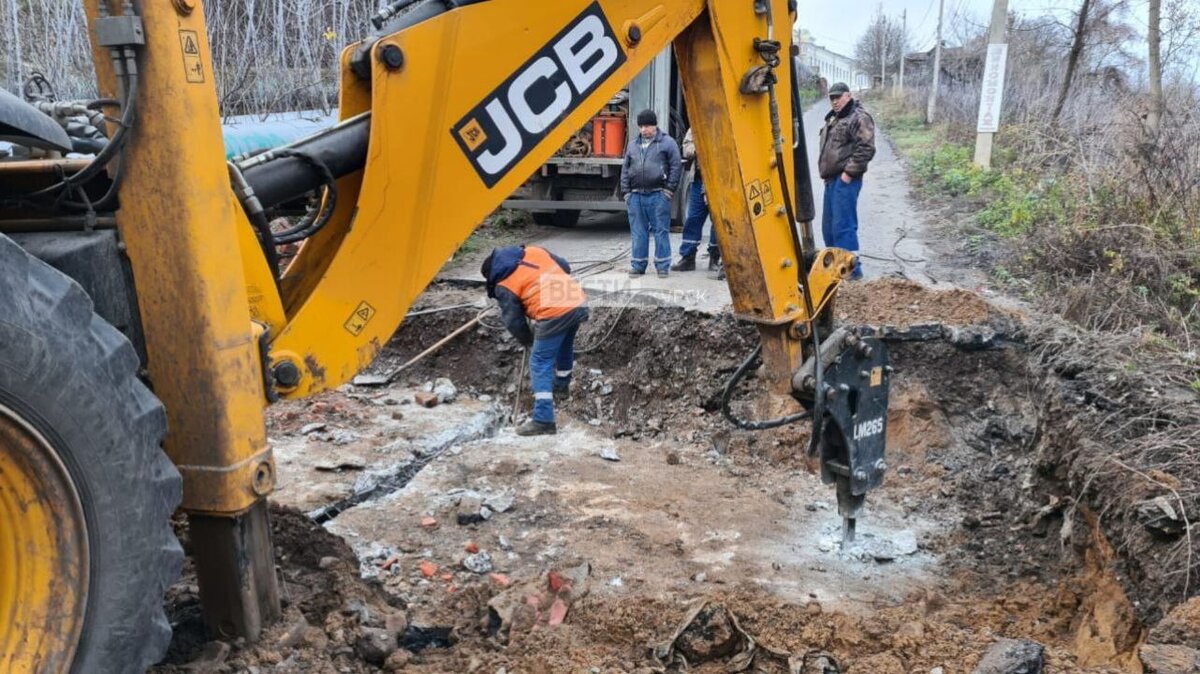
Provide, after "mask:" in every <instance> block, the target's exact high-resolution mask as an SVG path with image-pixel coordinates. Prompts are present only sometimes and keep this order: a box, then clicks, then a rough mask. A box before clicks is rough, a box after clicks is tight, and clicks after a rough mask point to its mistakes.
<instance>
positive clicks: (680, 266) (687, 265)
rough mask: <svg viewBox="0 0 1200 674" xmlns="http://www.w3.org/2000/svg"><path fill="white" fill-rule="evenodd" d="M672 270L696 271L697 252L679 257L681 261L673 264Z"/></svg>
mask: <svg viewBox="0 0 1200 674" xmlns="http://www.w3.org/2000/svg"><path fill="white" fill-rule="evenodd" d="M671 271H696V254H695V253H694V252H693V253H691V254H689V255H684V256H683V257H681V258H679V262H676V263H675V264H673V265H671Z"/></svg>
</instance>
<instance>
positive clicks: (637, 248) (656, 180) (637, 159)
mask: <svg viewBox="0 0 1200 674" xmlns="http://www.w3.org/2000/svg"><path fill="white" fill-rule="evenodd" d="M637 124H638V135H637V136H636V137H635V138H634V139H633V141H631V142H630V143H629V147H628V148H627V149H626V151H625V163H624V164H622V165H621V196H622V197H623V198H624V199H625V204H626V205H627V206H628V207H629V233H630V235H631V236H632V237H633V254H632V256H631V257H630V269H629V275H630V276H631V277H636V276H642V275H643V274H645V273H646V267H647V266H648V265H649V263H650V234H651V233H653V234H654V268H655V269H656V270H657V271H658V275H659V277H660V278H662V277H666V276H667V275H669V274H670V268H671V238H670V228H671V199H673V198H674V197H675V191H676V190H678V189H679V179H680V176H681V175H682V174H683V160H682V159H681V158H680V156H679V145H678V144H677V143H676V142H675V139H674V138H671V137H670V136H668V135H667V134H666V133H663V131H662V130H660V129H659V128H658V116H657V115H655V114H654V111H653V110H643V111H641V112H639V113H638V116H637Z"/></svg>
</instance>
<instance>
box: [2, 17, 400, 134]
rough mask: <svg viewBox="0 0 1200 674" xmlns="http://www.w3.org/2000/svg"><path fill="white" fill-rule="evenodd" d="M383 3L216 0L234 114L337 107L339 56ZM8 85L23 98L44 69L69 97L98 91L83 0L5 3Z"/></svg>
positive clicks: (224, 85) (227, 109)
mask: <svg viewBox="0 0 1200 674" xmlns="http://www.w3.org/2000/svg"><path fill="white" fill-rule="evenodd" d="M155 1H156V2H157V1H158V0H155ZM379 5H380V0H209V1H208V2H207V3H206V4H205V18H206V19H207V21H208V32H209V38H210V43H211V45H212V51H213V65H214V69H215V71H216V78H215V79H216V82H217V90H218V96H219V98H220V102H221V110H222V112H223V114H226V115H240V114H266V113H270V112H279V111H286V110H303V109H320V110H324V111H328V110H329V109H330V108H331V107H333V106H335V105H336V104H337V88H338V79H339V65H338V63H339V55H340V54H341V51H342V49H343V47H345V46H346V45H347V44H349V43H351V42H354V41H356V40H358V39H361V38H362V37H363V36H365V35H366V33H367V31H368V29H369V28H370V23H369V20H370V17H371V15H372V14H374V12H375V11H377V10H378V9H379ZM0 35H2V36H4V38H5V40H6V44H5V47H4V55H5V58H4V60H3V61H2V62H0V82H3V83H4V85H5V86H6V87H8V89H9V90H10V91H13V92H17V91H19V89H20V86H21V83H22V82H23V81H24V80H25V78H26V77H28V76H29V75H30V73H32V72H34V71H39V72H42V73H44V74H45V75H46V77H47V78H48V79H49V80H50V81H51V82H52V83H53V84H54V85H55V88H56V90H57V93H58V96H59V97H60V98H62V99H77V98H91V97H94V96H95V94H96V84H95V75H94V72H93V68H92V60H91V46H90V43H89V42H88V33H87V25H86V17H85V15H84V12H83V3H82V2H81V0H0Z"/></svg>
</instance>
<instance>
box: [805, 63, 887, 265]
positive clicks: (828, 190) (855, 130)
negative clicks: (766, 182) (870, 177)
mask: <svg viewBox="0 0 1200 674" xmlns="http://www.w3.org/2000/svg"><path fill="white" fill-rule="evenodd" d="M829 103H830V106H831V107H832V108H833V109H832V110H830V111H829V114H828V115H825V126H824V127H822V128H821V154H820V156H819V158H818V160H817V170H818V171H820V173H821V179H822V180H824V181H825V208H824V211H823V212H822V214H821V215H822V218H821V236H822V237H823V238H824V239H825V245H826V246H830V247H836V248H842V249H845V250H849V251H857V250H858V194H859V192H860V191H862V179H863V174H864V173H866V172H867V164H868V163H869V162H870V161H871V158H872V157H874V156H875V120H874V119H872V118H871V115H870V114H869V113H868V112H867V111H866V110H865V109H864V108H863V107H862V104H861V103H859V102H858V101H856V100H854V97H853V96H852V95H851V94H850V87H848V86H846V85H845V84H844V83H842V82H837V83H835V84H834V85H833V86H831V87H829ZM850 278H852V279H860V278H862V264H861V263H859V262H856V263H855V265H854V273H853V274H852V275H851V277H850Z"/></svg>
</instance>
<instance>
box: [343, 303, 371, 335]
mask: <svg viewBox="0 0 1200 674" xmlns="http://www.w3.org/2000/svg"><path fill="white" fill-rule="evenodd" d="M372 318H375V307H373V306H371V305H370V304H367V303H366V302H359V303H358V306H357V307H355V308H354V313H352V314H350V318H347V319H346V322H345V324H344V325H343V326H342V327H344V328H346V332H348V333H350V334H352V335H354V336H355V337H357V336H359V335H361V334H362V331H363V330H364V329H365V328H366V327H367V323H370V322H371V319H372Z"/></svg>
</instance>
